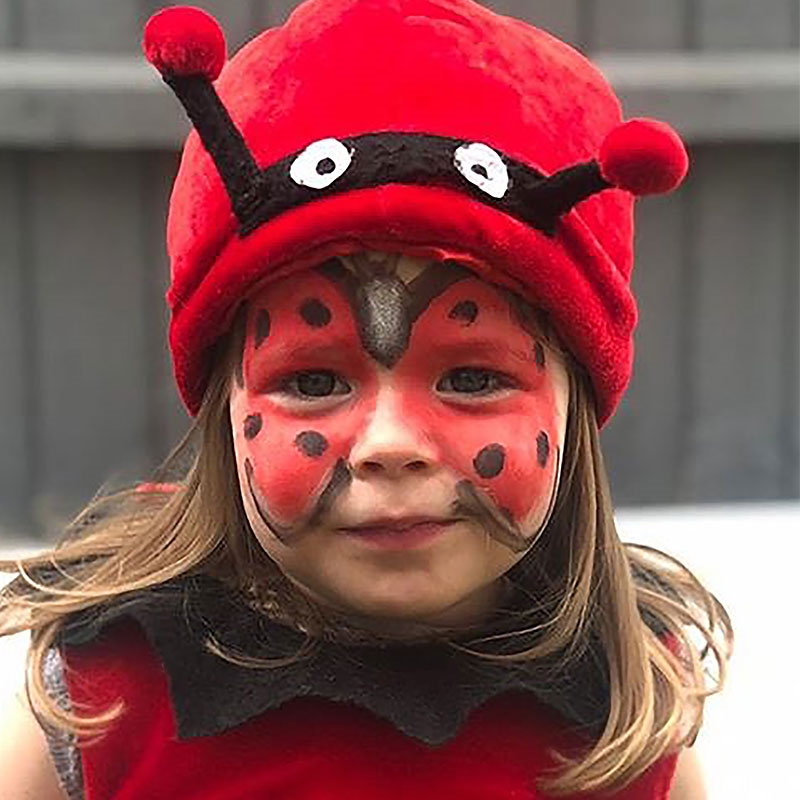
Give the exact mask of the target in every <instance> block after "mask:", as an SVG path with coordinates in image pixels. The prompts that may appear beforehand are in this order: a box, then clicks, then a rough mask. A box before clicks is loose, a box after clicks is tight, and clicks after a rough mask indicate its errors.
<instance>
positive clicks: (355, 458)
mask: <svg viewBox="0 0 800 800" xmlns="http://www.w3.org/2000/svg"><path fill="white" fill-rule="evenodd" d="M400 397H401V394H400V392H399V391H398V390H397V389H396V388H395V387H393V386H382V387H381V388H380V389H379V391H378V397H377V401H376V403H375V410H374V413H373V415H372V418H371V419H370V420H369V422H368V423H367V426H366V427H365V428H364V430H363V431H362V432H361V434H360V435H359V436H358V438H357V439H356V441H355V444H354V446H353V449H352V451H351V453H350V464H351V467H352V469H353V473H354V475H355V476H356V477H357V478H370V477H376V478H377V477H387V478H390V477H391V478H400V477H403V476H405V475H410V474H412V473H425V472H430V471H432V470H433V468H434V466H435V464H436V460H435V453H434V448H433V445H432V443H431V442H430V440H429V438H428V437H427V436H426V435H425V431H423V430H420V428H419V424H418V423H417V422H415V420H414V419H413V418H410V417H409V416H408V415H405V416H404V415H403V413H402V409H401V406H400V402H399V401H400Z"/></svg>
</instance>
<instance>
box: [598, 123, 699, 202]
mask: <svg viewBox="0 0 800 800" xmlns="http://www.w3.org/2000/svg"><path fill="white" fill-rule="evenodd" d="M598 160H599V162H600V172H601V173H602V175H603V177H604V178H605V179H606V180H607V181H608V182H609V183H611V184H613V185H614V186H616V187H617V188H619V189H624V190H625V191H627V192H631V194H635V195H643V194H663V193H664V192H671V191H672V190H673V189H675V188H677V187H678V186H679V185H680V183H681V181H682V180H683V179H684V177H685V176H686V173H687V171H688V170H689V155H688V153H687V152H686V148H685V147H684V145H683V142H682V141H681V138H680V136H678V134H677V133H675V131H674V130H672V128H670V126H669V125H667V124H665V123H663V122H658V121H657V120H654V119H632V120H629V121H628V122H625V123H623V124H622V125H620V126H619V127H617V128H614V130H613V131H611V133H609V134H608V136H606V138H605V141H604V142H603V145H602V147H601V148H600V156H599V159H598Z"/></svg>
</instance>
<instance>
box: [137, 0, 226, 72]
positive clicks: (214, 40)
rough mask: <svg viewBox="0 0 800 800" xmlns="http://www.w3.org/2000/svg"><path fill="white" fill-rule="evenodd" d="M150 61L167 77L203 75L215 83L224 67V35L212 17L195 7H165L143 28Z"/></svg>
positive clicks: (143, 44)
mask: <svg viewBox="0 0 800 800" xmlns="http://www.w3.org/2000/svg"><path fill="white" fill-rule="evenodd" d="M142 49H143V50H144V54H145V57H146V58H147V60H148V61H149V62H150V63H151V64H152V65H153V66H154V67H155V68H156V69H157V70H158V71H159V72H160V73H161V74H162V75H164V76H165V77H166V76H171V75H203V76H205V77H206V78H208V80H210V81H214V80H216V79H217V77H219V73H220V72H221V71H222V67H223V66H224V64H225V57H226V46H225V34H223V32H222V28H220V26H219V23H218V22H217V21H216V20H215V19H214V17H212V16H211V15H210V14H208V13H206V12H205V11H203V10H202V9H199V8H193V7H192V6H175V7H173V8H165V9H163V10H162V11H159V12H158V13H156V14H153V16H152V17H150V19H149V20H148V22H147V25H145V28H144V40H143V42H142Z"/></svg>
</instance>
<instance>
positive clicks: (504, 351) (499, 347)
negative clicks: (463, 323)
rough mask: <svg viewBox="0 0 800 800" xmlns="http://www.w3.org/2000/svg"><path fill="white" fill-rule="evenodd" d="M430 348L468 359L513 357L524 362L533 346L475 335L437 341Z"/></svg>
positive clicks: (529, 358) (450, 355) (526, 361)
mask: <svg viewBox="0 0 800 800" xmlns="http://www.w3.org/2000/svg"><path fill="white" fill-rule="evenodd" d="M432 350H433V351H434V352H437V353H444V354H446V355H448V356H449V357H451V358H457V357H459V356H462V355H463V357H464V358H466V359H467V360H468V361H473V360H475V359H481V360H484V359H485V360H487V361H497V360H498V359H501V360H502V359H504V358H514V359H516V360H519V361H524V362H525V363H528V362H530V360H531V357H532V352H533V348H532V347H531V348H526V349H525V350H522V349H520V348H515V347H511V346H510V345H509V344H508V343H506V342H501V341H494V340H491V339H484V338H479V337H475V338H474V339H472V338H464V339H459V340H458V341H455V342H448V341H447V340H446V339H444V340H440V341H439V342H437V343H436V344H435V345H434V346H433V348H432Z"/></svg>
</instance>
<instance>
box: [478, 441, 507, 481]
mask: <svg viewBox="0 0 800 800" xmlns="http://www.w3.org/2000/svg"><path fill="white" fill-rule="evenodd" d="M505 464H506V451H505V448H504V447H503V445H501V444H487V445H486V447H484V448H483V449H482V450H481V451H480V452H479V453H478V455H476V456H475V458H474V459H473V460H472V465H473V466H474V467H475V472H477V473H478V475H480V476H481V478H496V477H497V476H498V475H499V474H500V473H501V472H502V471H503V467H504V466H505Z"/></svg>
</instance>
